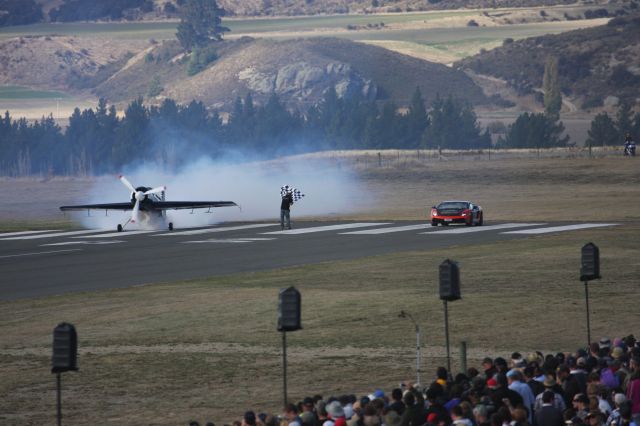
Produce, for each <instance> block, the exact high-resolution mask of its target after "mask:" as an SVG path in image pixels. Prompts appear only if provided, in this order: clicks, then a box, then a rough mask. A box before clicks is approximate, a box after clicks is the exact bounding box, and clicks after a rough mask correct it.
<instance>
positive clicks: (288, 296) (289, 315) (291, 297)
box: [278, 287, 302, 331]
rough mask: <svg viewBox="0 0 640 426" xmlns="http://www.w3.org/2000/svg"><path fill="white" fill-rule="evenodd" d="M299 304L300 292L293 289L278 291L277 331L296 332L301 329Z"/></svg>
mask: <svg viewBox="0 0 640 426" xmlns="http://www.w3.org/2000/svg"><path fill="white" fill-rule="evenodd" d="M300 304H301V303H300V292H299V291H298V290H296V289H295V287H289V288H286V289H282V290H280V294H279V297H278V331H296V330H300V329H301V328H302V324H301V319H300V317H301V314H300V313H301V307H300Z"/></svg>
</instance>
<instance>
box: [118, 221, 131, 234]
mask: <svg viewBox="0 0 640 426" xmlns="http://www.w3.org/2000/svg"><path fill="white" fill-rule="evenodd" d="M129 222H131V219H129V220H127V221H126V222H125V223H124V225H120V224H118V232H122V231H124V227H125V226H127V225H128V224H129Z"/></svg>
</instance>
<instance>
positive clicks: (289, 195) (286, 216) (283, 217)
mask: <svg viewBox="0 0 640 426" xmlns="http://www.w3.org/2000/svg"><path fill="white" fill-rule="evenodd" d="M280 196H281V197H282V202H281V203H280V228H281V229H283V230H284V228H285V226H286V227H287V229H291V206H292V205H293V203H294V201H298V200H300V199H301V198H302V197H304V194H302V193H301V192H300V191H299V190H297V189H296V188H293V187H291V186H289V185H284V186H282V187H281V188H280Z"/></svg>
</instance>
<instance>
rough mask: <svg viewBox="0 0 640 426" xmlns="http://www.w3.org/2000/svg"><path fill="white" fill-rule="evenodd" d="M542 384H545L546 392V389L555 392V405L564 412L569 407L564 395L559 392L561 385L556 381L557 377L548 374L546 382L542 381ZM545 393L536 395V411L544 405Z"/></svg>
mask: <svg viewBox="0 0 640 426" xmlns="http://www.w3.org/2000/svg"><path fill="white" fill-rule="evenodd" d="M542 384H543V385H544V389H545V392H546V391H551V392H553V406H554V407H556V408H557V409H558V410H560V412H561V413H563V412H564V410H565V409H566V408H567V405H566V404H565V403H564V397H563V396H562V394H561V393H560V392H558V387H559V386H558V383H557V382H556V379H555V378H554V377H553V375H551V374H548V375H547V376H546V377H545V379H544V382H542ZM543 394H544V392H543V393H541V394H540V395H538V396H536V402H535V404H534V410H535V411H537V410H539V409H540V408H541V407H542V395H543Z"/></svg>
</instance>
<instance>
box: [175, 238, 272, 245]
mask: <svg viewBox="0 0 640 426" xmlns="http://www.w3.org/2000/svg"><path fill="white" fill-rule="evenodd" d="M271 240H275V238H210V239H208V240H195V241H183V242H182V243H183V244H199V243H252V242H254V241H271Z"/></svg>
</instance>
